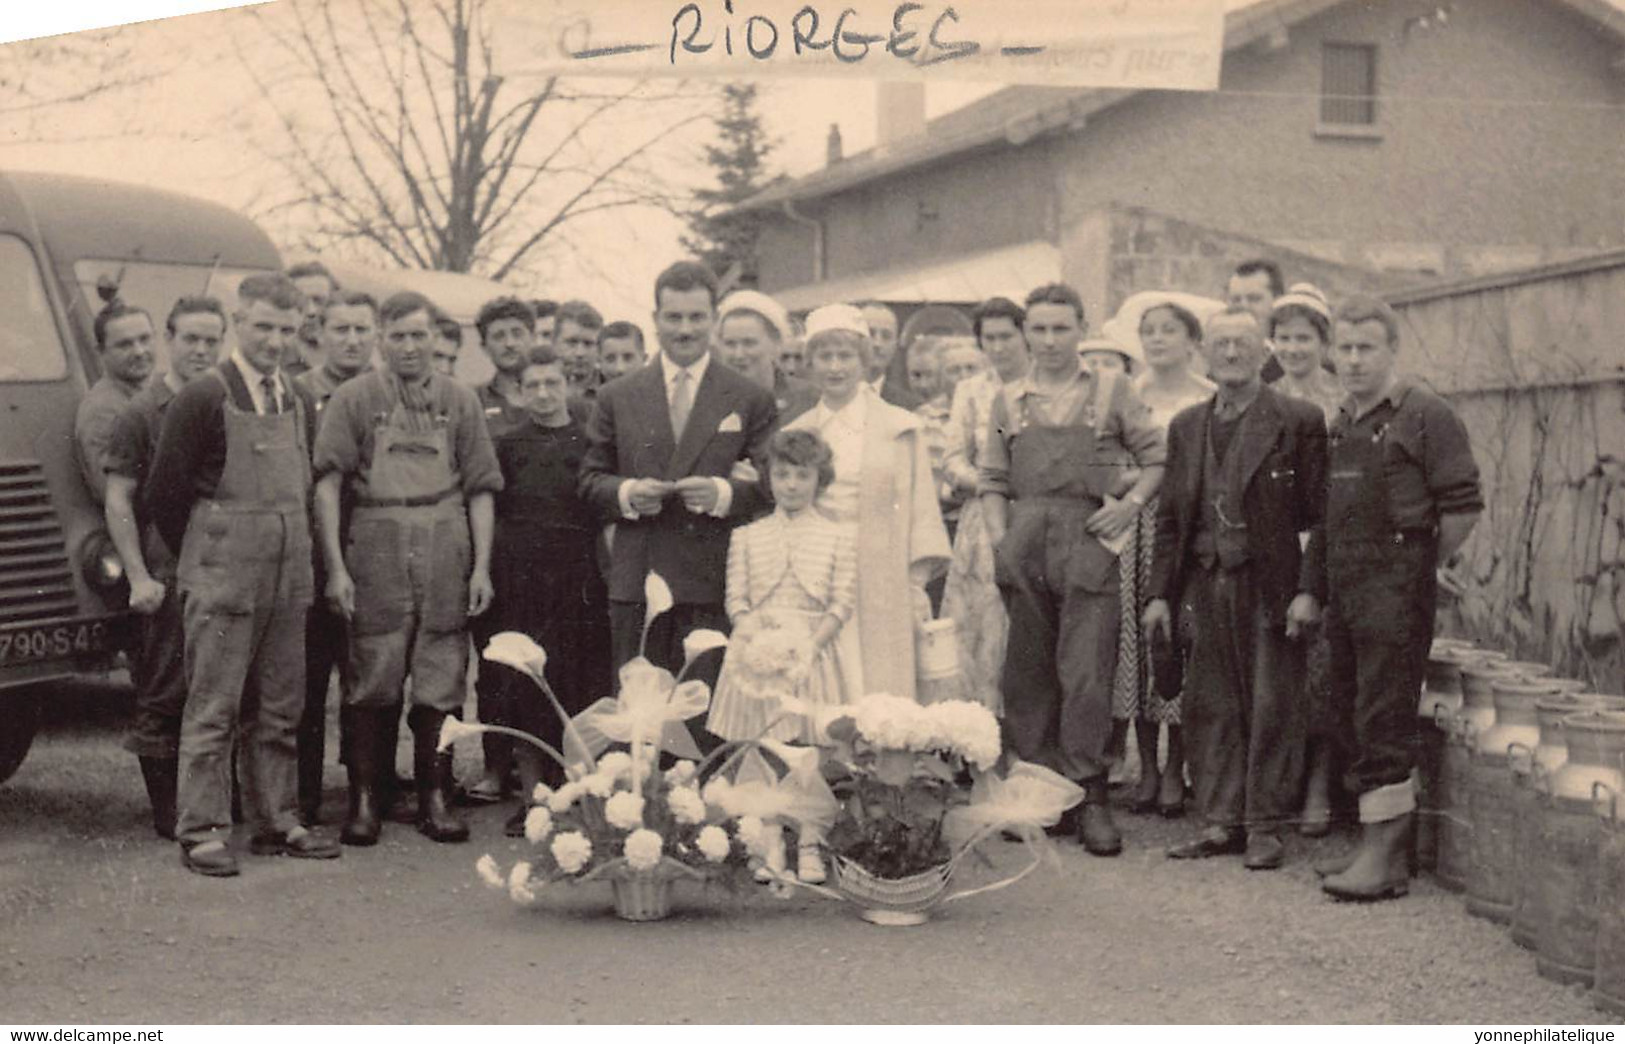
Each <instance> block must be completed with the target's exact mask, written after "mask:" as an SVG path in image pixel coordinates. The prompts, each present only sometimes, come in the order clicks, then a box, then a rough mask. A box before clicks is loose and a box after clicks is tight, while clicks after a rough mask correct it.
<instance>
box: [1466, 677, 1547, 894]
mask: <svg viewBox="0 0 1625 1044" xmlns="http://www.w3.org/2000/svg"><path fill="white" fill-rule="evenodd" d="M1490 687H1491V691H1492V693H1493V698H1494V705H1495V722H1494V724H1492V725H1491V726H1490V727H1489V728H1487V729H1484V730H1482V731H1480V732H1479V733H1478V734H1477V736H1476V740H1475V742H1474V744H1473V755H1472V762H1471V764H1470V766H1469V767H1468V770H1467V772H1468V775H1467V779H1468V785H1467V814H1468V816H1469V817H1470V818H1471V819H1472V822H1473V831H1472V844H1473V857H1472V860H1471V862H1470V863H1469V864H1468V872H1467V912H1468V913H1470V914H1473V915H1474V916H1476V917H1483V918H1487V919H1488V920H1491V921H1494V922H1496V923H1497V924H1506V923H1508V922H1510V921H1511V920H1512V900H1513V891H1514V881H1515V880H1516V875H1515V873H1514V869H1513V859H1514V856H1515V853H1516V851H1517V850H1516V848H1515V847H1514V845H1513V828H1514V819H1513V809H1514V802H1515V801H1516V796H1517V791H1518V786H1519V784H1518V779H1517V776H1518V775H1520V774H1521V775H1525V776H1527V774H1528V773H1529V771H1530V768H1531V767H1532V757H1533V754H1534V749H1535V744H1536V743H1538V742H1539V740H1540V726H1539V724H1538V723H1537V721H1536V719H1535V700H1536V699H1538V698H1539V697H1541V696H1543V695H1546V694H1548V692H1549V691H1550V687H1549V686H1546V685H1543V684H1542V683H1541V682H1539V681H1528V680H1525V679H1524V678H1523V677H1522V676H1520V675H1514V674H1510V673H1509V674H1505V675H1503V676H1501V677H1498V678H1496V679H1494V680H1493V681H1492V682H1491V686H1490ZM1514 752H1517V753H1518V755H1519V756H1517V757H1514V756H1513V755H1514ZM1519 770H1521V772H1520V771H1519Z"/></svg>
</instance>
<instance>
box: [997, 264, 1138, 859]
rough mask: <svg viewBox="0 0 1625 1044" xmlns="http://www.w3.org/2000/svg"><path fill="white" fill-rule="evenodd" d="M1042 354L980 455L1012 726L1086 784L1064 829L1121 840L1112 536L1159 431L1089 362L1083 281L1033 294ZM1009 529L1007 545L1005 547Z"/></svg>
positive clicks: (1010, 733)
mask: <svg viewBox="0 0 1625 1044" xmlns="http://www.w3.org/2000/svg"><path fill="white" fill-rule="evenodd" d="M1026 311H1027V322H1026V328H1025V334H1026V340H1027V344H1028V346H1029V347H1030V348H1031V350H1032V356H1033V365H1032V369H1031V370H1030V371H1029V372H1028V373H1027V375H1026V376H1024V377H1021V378H1018V379H1016V380H1013V381H1009V382H1007V383H1005V384H1003V385H1001V386H1000V388H999V393H998V397H997V398H996V399H995V400H994V402H993V408H992V411H991V416H990V419H989V422H988V429H987V436H986V441H985V447H984V448H983V449H982V454H983V456H982V460H981V462H980V468H979V471H980V476H981V479H980V490H981V497H982V503H983V506H984V510H985V512H986V520H987V527H988V537H989V539H990V540H991V542H992V544H993V546H994V547H996V548H998V552H997V554H998V560H999V562H998V565H999V569H998V574H999V575H998V583H999V587H1000V589H1001V591H1002V592H1003V594H1004V598H1005V604H1006V606H1007V607H1008V609H1009V613H1010V640H1009V648H1008V651H1007V653H1006V656H1005V661H1004V678H1003V686H1002V688H1003V693H1004V706H1005V713H1004V734H1005V739H1006V745H1007V746H1008V747H1009V748H1010V749H1013V750H1014V751H1015V752H1016V753H1017V754H1018V755H1019V756H1020V757H1022V758H1024V759H1026V760H1028V761H1033V762H1037V763H1038V764H1041V765H1045V766H1047V767H1049V768H1051V769H1053V770H1055V771H1057V772H1059V773H1061V774H1062V775H1064V776H1067V777H1068V778H1070V779H1074V780H1077V781H1078V782H1080V783H1081V784H1082V785H1083V787H1084V792H1085V796H1084V803H1083V805H1082V807H1081V810H1079V811H1078V812H1077V814H1076V815H1073V814H1071V813H1070V812H1069V814H1068V815H1067V816H1066V817H1065V818H1064V820H1063V822H1062V823H1061V824H1058V829H1059V830H1061V831H1063V832H1064V831H1066V830H1067V829H1069V828H1070V829H1076V831H1077V835H1078V840H1079V841H1081V842H1082V843H1083V845H1084V847H1085V848H1086V849H1087V850H1088V851H1089V852H1090V853H1091V854H1094V855H1101V856H1110V855H1116V854H1117V853H1119V852H1121V851H1122V848H1123V839H1122V835H1121V834H1119V833H1118V831H1117V827H1116V825H1115V824H1114V823H1113V822H1112V819H1111V812H1110V810H1109V809H1108V807H1107V786H1106V772H1107V768H1108V761H1109V758H1108V754H1107V745H1108V741H1109V740H1110V738H1111V731H1112V722H1111V702H1112V685H1113V681H1114V677H1115V674H1116V671H1117V633H1118V623H1119V612H1120V601H1119V593H1118V575H1119V574H1118V562H1117V554H1116V552H1115V551H1114V550H1113V549H1112V546H1111V545H1112V544H1113V543H1115V542H1116V541H1118V540H1120V539H1122V537H1123V534H1124V533H1125V532H1126V531H1127V530H1128V528H1129V527H1130V526H1132V525H1133V524H1134V523H1135V519H1136V517H1137V516H1138V513H1139V511H1140V509H1141V508H1143V507H1144V506H1145V505H1146V503H1147V502H1149V501H1150V499H1151V497H1153V496H1154V495H1155V494H1156V492H1157V486H1158V485H1159V484H1160V483H1161V482H1162V470H1163V469H1162V462H1163V436H1162V429H1161V428H1160V427H1158V426H1157V424H1156V423H1155V422H1154V421H1153V420H1152V419H1151V415H1150V411H1149V410H1147V409H1146V407H1145V405H1144V404H1143V403H1142V402H1141V401H1140V397H1139V396H1138V395H1137V394H1136V393H1135V391H1134V386H1133V384H1132V383H1130V382H1129V381H1128V380H1127V379H1126V378H1125V377H1124V376H1123V375H1122V374H1118V373H1113V372H1110V371H1100V372H1096V371H1093V370H1090V369H1088V368H1086V367H1085V366H1084V365H1083V360H1082V358H1081V357H1080V356H1079V354H1078V344H1079V342H1080V341H1081V340H1082V338H1083V333H1084V330H1085V329H1086V326H1087V324H1086V322H1085V320H1084V313H1083V302H1082V300H1081V299H1080V298H1079V297H1078V293H1077V291H1075V290H1073V289H1072V288H1071V287H1069V286H1066V285H1064V284H1060V283H1052V284H1050V285H1048V286H1041V287H1039V288H1038V289H1036V290H1034V291H1033V292H1032V293H1031V294H1029V295H1028V297H1027V309H1026ZM1001 541H1002V546H1001Z"/></svg>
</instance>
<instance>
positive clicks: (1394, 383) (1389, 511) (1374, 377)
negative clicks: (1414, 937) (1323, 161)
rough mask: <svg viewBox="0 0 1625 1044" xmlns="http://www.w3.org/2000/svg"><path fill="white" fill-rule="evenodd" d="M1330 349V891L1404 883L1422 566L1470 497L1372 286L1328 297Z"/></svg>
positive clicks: (1430, 568) (1451, 428)
mask: <svg viewBox="0 0 1625 1044" xmlns="http://www.w3.org/2000/svg"><path fill="white" fill-rule="evenodd" d="M1335 320H1336V321H1335V324H1334V326H1333V335H1332V361H1333V362H1335V363H1336V364H1337V375H1338V377H1339V378H1341V379H1342V382H1343V387H1344V388H1345V389H1347V390H1348V399H1347V400H1346V401H1345V402H1344V403H1343V405H1342V407H1341V408H1340V409H1339V410H1338V413H1337V419H1336V420H1334V421H1333V422H1332V426H1331V452H1330V462H1329V470H1328V482H1327V493H1326V572H1327V578H1328V587H1329V589H1330V592H1331V597H1330V604H1329V606H1328V612H1327V622H1326V636H1327V640H1328V641H1329V642H1330V643H1331V678H1332V704H1333V707H1334V708H1335V710H1336V712H1337V714H1338V716H1339V720H1340V721H1341V722H1342V729H1343V731H1344V733H1345V734H1346V735H1347V734H1352V735H1353V737H1354V763H1353V765H1352V766H1351V767H1350V769H1349V771H1348V773H1347V775H1346V781H1347V783H1348V784H1349V789H1350V790H1352V791H1353V792H1354V793H1356V794H1358V795H1359V798H1360V845H1359V847H1358V848H1357V849H1356V850H1355V851H1354V853H1353V854H1352V856H1350V857H1349V858H1346V859H1341V860H1336V861H1332V862H1329V863H1326V864H1321V865H1319V866H1317V867H1316V870H1317V871H1319V872H1321V873H1322V874H1323V875H1324V876H1325V878H1326V880H1325V881H1324V882H1323V884H1322V887H1323V888H1324V889H1325V890H1326V891H1327V892H1329V893H1330V894H1331V895H1333V896H1335V897H1337V898H1339V899H1357V900H1372V899H1387V898H1392V897H1395V896H1401V895H1404V894H1405V893H1406V892H1407V891H1409V890H1410V861H1409V850H1410V838H1411V826H1412V820H1413V819H1414V813H1415V811H1416V755H1417V750H1418V747H1419V746H1420V739H1419V737H1418V735H1417V729H1418V725H1417V717H1416V703H1417V700H1418V699H1419V698H1420V696H1421V688H1422V672H1423V670H1424V669H1425V668H1426V666H1427V657H1428V647H1429V645H1430V644H1431V643H1432V639H1433V614H1434V607H1435V602H1436V599H1437V597H1438V582H1437V572H1436V570H1437V569H1438V567H1439V566H1440V565H1442V564H1443V563H1445V562H1447V561H1449V559H1450V558H1451V557H1452V556H1454V555H1455V553H1456V551H1457V550H1458V549H1459V548H1460V547H1461V545H1462V543H1463V542H1464V541H1465V540H1466V539H1467V536H1468V534H1469V533H1471V532H1472V529H1473V525H1474V523H1476V522H1477V521H1478V516H1479V514H1480V513H1481V512H1482V511H1483V510H1484V499H1483V495H1482V493H1481V491H1480V489H1479V482H1478V465H1477V463H1476V462H1475V461H1474V460H1473V450H1472V444H1471V443H1470V442H1469V441H1468V438H1467V429H1466V427H1465V426H1463V425H1462V423H1461V420H1460V418H1458V417H1457V416H1456V414H1455V412H1454V411H1453V410H1452V409H1451V408H1450V404H1449V403H1447V402H1445V401H1444V400H1443V399H1441V398H1440V397H1439V396H1437V395H1435V394H1434V393H1433V392H1431V391H1429V390H1427V389H1426V388H1424V387H1422V386H1421V385H1420V384H1418V383H1416V382H1415V381H1412V380H1408V379H1406V378H1404V377H1401V376H1400V375H1399V374H1398V373H1396V372H1395V369H1394V364H1395V363H1396V361H1397V359H1398V355H1399V319H1398V317H1397V316H1395V314H1394V310H1393V309H1392V308H1390V307H1388V305H1386V304H1384V303H1383V302H1381V301H1378V300H1376V299H1374V298H1369V297H1355V298H1350V299H1349V300H1347V301H1344V302H1343V303H1342V304H1341V305H1340V306H1339V307H1338V309H1337V312H1336V315H1335Z"/></svg>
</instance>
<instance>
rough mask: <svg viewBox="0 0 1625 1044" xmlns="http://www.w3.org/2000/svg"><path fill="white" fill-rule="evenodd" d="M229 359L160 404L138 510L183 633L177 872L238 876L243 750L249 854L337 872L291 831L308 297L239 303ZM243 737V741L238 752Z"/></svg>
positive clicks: (241, 298)
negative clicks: (144, 512)
mask: <svg viewBox="0 0 1625 1044" xmlns="http://www.w3.org/2000/svg"><path fill="white" fill-rule="evenodd" d="M237 302H238V303H237V310H236V312H235V313H234V314H233V317H232V318H233V325H234V326H235V328H236V331H237V347H236V349H234V350H233V351H232V353H231V356H230V358H228V359H227V360H226V361H225V362H223V363H221V364H220V365H219V366H218V367H217V368H216V369H214V370H213V371H211V372H210V373H209V374H208V375H207V376H206V377H203V378H200V379H198V380H195V381H192V382H191V383H190V384H188V385H186V386H185V387H184V388H182V389H181V391H180V393H179V394H178V395H176V396H175V400H174V402H172V403H171V404H170V406H169V412H168V415H167V416H165V418H164V422H163V431H162V433H161V435H160V436H159V440H158V453H157V455H156V457H155V458H154V460H153V463H152V478H151V482H150V485H149V488H148V490H147V495H146V498H145V503H146V506H147V508H148V509H149V510H150V511H151V513H152V517H153V522H154V523H155V524H156V525H157V527H158V531H159V533H160V534H161V535H162V536H163V538H164V542H165V543H167V544H168V545H169V547H170V549H171V550H172V551H175V550H178V553H179V563H178V565H177V567H176V578H177V582H178V584H179V588H180V593H181V617H182V620H183V622H184V626H185V631H186V638H185V641H186V693H187V695H186V709H185V711H184V713H183V715H182V719H181V746H180V801H179V804H180V811H179V821H178V823H177V827H176V836H177V838H178V839H179V841H180V843H181V861H182V863H183V864H184V865H185V866H186V867H187V869H189V870H192V871H193V872H195V873H199V874H204V875H206V876H211V877H229V876H233V875H235V874H236V873H237V872H238V868H237V861H236V858H235V857H234V856H233V855H232V853H231V850H230V849H229V848H228V847H227V841H228V839H229V837H230V834H231V752H232V747H233V745H234V744H237V745H238V748H239V749H238V767H239V772H240V777H241V782H242V790H243V802H244V805H245V812H246V813H247V816H248V819H249V821H250V822H251V823H252V824H253V825H254V835H253V839H252V841H251V842H250V845H249V849H250V851H251V852H253V853H254V854H255V855H289V856H294V857H297V858H303V859H332V858H336V857H337V856H338V855H339V854H340V852H339V846H338V845H337V844H336V843H334V842H333V841H332V839H330V838H326V837H322V836H321V835H319V834H316V833H313V832H311V831H310V830H308V829H306V828H305V827H303V826H301V825H300V823H299V816H298V806H297V802H296V793H295V790H296V784H295V773H296V764H297V762H296V751H295V748H296V740H295V735H296V733H297V730H298V726H299V715H300V712H301V711H302V710H303V707H304V696H305V612H306V610H307V609H309V608H310V603H311V599H312V596H313V594H314V578H313V577H312V574H311V540H310V444H311V438H312V435H313V433H314V429H315V412H316V411H315V410H314V409H313V408H312V407H311V404H310V403H309V401H308V400H307V399H306V398H305V397H304V395H303V394H302V393H301V392H299V391H298V390H296V389H295V387H294V385H293V382H292V380H290V379H289V378H288V376H287V374H285V373H283V372H282V368H281V363H282V359H283V358H284V354H285V352H286V351H287V349H288V346H289V345H290V344H291V343H292V342H293V341H294V340H295V339H296V338H297V336H298V332H299V323H300V319H301V316H302V313H303V310H304V304H305V300H304V295H303V294H301V293H300V292H299V288H298V287H296V286H294V284H293V283H292V282H291V281H290V280H289V279H288V278H287V277H286V276H283V275H269V274H268V275H252V276H249V277H248V278H246V279H244V280H243V282H242V284H241V285H240V286H239V287H238V290H237ZM239 734H240V735H241V742H240V743H238V737H239Z"/></svg>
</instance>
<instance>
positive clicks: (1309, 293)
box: [1270, 283, 1332, 322]
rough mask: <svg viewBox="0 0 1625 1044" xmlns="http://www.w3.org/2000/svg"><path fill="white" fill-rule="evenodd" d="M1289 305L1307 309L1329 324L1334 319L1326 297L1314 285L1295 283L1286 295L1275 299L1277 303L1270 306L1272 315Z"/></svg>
mask: <svg viewBox="0 0 1625 1044" xmlns="http://www.w3.org/2000/svg"><path fill="white" fill-rule="evenodd" d="M1289 305H1297V306H1298V307H1299V308H1307V309H1309V311H1311V312H1314V313H1315V314H1317V315H1319V316H1321V317H1322V318H1324V319H1326V320H1327V321H1328V322H1329V321H1330V320H1331V318H1332V308H1331V305H1329V304H1327V303H1326V295H1325V294H1323V293H1321V292H1320V287H1318V286H1316V285H1315V284H1313V283H1293V284H1292V286H1291V287H1290V288H1289V289H1288V290H1287V292H1286V293H1284V294H1282V295H1281V296H1280V297H1277V298H1276V299H1275V303H1274V304H1273V305H1271V306H1270V311H1271V312H1272V313H1273V312H1279V311H1280V310H1281V309H1283V308H1286V307H1288V306H1289Z"/></svg>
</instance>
